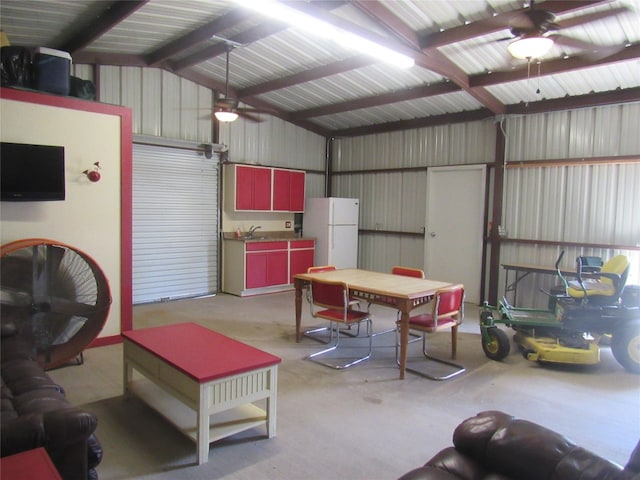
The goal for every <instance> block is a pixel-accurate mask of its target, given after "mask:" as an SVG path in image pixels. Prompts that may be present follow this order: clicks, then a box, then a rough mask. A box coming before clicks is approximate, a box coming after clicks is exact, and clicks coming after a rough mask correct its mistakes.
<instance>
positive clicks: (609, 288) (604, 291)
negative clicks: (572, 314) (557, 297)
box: [567, 255, 629, 304]
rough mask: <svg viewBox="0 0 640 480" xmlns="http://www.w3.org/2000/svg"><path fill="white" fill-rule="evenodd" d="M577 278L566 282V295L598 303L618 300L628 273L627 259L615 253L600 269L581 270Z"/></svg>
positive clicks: (609, 302) (610, 302)
mask: <svg viewBox="0 0 640 480" xmlns="http://www.w3.org/2000/svg"><path fill="white" fill-rule="evenodd" d="M577 273H578V280H572V281H570V282H568V284H567V295H569V296H570V297H571V298H574V299H581V300H584V299H586V300H587V301H589V302H594V303H598V304H612V303H615V302H617V301H618V299H619V298H620V295H621V293H622V289H623V288H624V286H625V283H626V282H627V276H628V274H629V259H628V258H627V257H626V256H625V255H616V256H615V257H613V258H611V259H610V260H609V261H607V262H606V263H605V264H604V265H602V268H601V269H600V271H596V272H581V271H580V269H579V270H578V272H577Z"/></svg>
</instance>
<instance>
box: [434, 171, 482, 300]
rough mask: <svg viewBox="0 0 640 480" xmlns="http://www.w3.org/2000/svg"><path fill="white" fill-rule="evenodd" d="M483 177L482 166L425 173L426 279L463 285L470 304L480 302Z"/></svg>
mask: <svg viewBox="0 0 640 480" xmlns="http://www.w3.org/2000/svg"><path fill="white" fill-rule="evenodd" d="M485 178H486V168H485V166H484V165H469V166H466V165H465V166H452V167H433V168H429V169H428V170H427V209H426V211H427V220H426V223H425V225H426V230H425V242H424V243H425V256H424V258H425V261H426V265H425V268H424V270H425V272H426V276H427V278H430V279H433V280H441V281H445V282H459V283H463V284H464V286H465V294H466V299H467V301H468V302H473V303H480V280H481V275H482V235H483V223H484V203H485V184H486V183H485Z"/></svg>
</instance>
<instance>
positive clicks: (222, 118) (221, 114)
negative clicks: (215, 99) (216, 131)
mask: <svg viewBox="0 0 640 480" xmlns="http://www.w3.org/2000/svg"><path fill="white" fill-rule="evenodd" d="M214 115H215V116H216V118H217V119H218V121H219V122H233V121H235V120H237V119H238V114H237V113H236V112H229V111H226V110H218V111H217V112H215V113H214Z"/></svg>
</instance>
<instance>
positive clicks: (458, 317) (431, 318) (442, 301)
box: [396, 284, 465, 380]
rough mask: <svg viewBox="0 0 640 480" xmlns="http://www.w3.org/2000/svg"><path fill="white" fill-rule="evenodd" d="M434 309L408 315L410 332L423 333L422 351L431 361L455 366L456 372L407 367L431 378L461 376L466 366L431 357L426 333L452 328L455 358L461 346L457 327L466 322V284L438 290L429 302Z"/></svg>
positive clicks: (452, 344)
mask: <svg viewBox="0 0 640 480" xmlns="http://www.w3.org/2000/svg"><path fill="white" fill-rule="evenodd" d="M430 305H431V306H432V310H431V312H429V313H420V314H418V315H413V316H411V317H410V318H409V331H410V332H411V331H414V332H420V333H421V334H422V354H423V355H424V356H425V358H427V359H428V360H432V361H435V362H439V363H442V364H445V365H448V366H451V367H454V368H455V370H454V371H453V372H450V373H447V374H445V375H435V374H431V373H429V372H425V371H423V370H417V369H415V368H410V367H407V370H408V371H410V372H413V373H416V374H418V375H421V376H423V377H426V378H430V379H432V380H446V379H449V378H452V377H454V376H456V375H459V374H461V373H463V372H464V371H465V368H464V367H463V366H461V365H458V364H456V363H453V362H450V361H448V360H442V359H439V358H436V357H433V356H431V355H430V354H429V353H428V352H427V334H428V333H434V332H440V331H443V330H450V331H451V358H452V359H455V358H456V354H457V345H458V326H459V325H461V324H462V322H463V321H464V286H463V285H462V284H457V285H453V286H451V287H447V288H442V289H439V290H437V291H436V293H435V295H434V297H433V300H432V301H431V302H430ZM399 337H400V320H398V321H397V322H396V362H397V363H398V364H399V363H400V359H399V355H398V354H399V349H398V347H399V345H400V338H399Z"/></svg>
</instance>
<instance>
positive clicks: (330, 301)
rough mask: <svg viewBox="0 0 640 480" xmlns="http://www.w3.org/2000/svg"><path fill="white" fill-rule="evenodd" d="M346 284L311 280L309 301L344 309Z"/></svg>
mask: <svg viewBox="0 0 640 480" xmlns="http://www.w3.org/2000/svg"><path fill="white" fill-rule="evenodd" d="M348 290H349V289H348V287H347V284H346V283H344V282H332V281H328V280H312V281H311V287H310V291H311V302H312V303H313V304H314V305H317V306H319V307H323V308H329V309H332V310H344V309H345V308H346V307H347V305H348V301H347V292H348Z"/></svg>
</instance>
